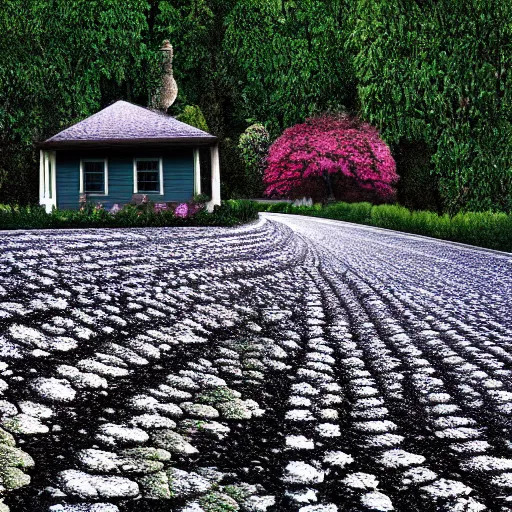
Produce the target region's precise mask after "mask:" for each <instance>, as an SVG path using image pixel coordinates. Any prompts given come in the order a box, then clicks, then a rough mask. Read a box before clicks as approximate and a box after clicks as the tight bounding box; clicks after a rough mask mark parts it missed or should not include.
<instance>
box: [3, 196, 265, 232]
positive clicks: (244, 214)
mask: <svg viewBox="0 0 512 512" xmlns="http://www.w3.org/2000/svg"><path fill="white" fill-rule="evenodd" d="M257 217H258V210H257V205H256V203H254V202H251V201H246V200H232V199H230V200H228V201H223V202H222V205H221V206H217V207H215V209H214V211H213V212H212V213H208V212H207V211H206V210H201V211H199V212H197V213H195V214H194V215H191V216H187V217H185V218H181V217H179V216H176V215H175V214H174V212H173V211H172V210H168V211H155V209H154V208H152V207H144V206H131V205H128V206H125V207H124V208H122V209H121V210H120V211H118V212H117V213H115V214H113V213H110V212H109V211H108V210H105V209H103V208H86V209H85V210H83V211H80V210H58V209H54V210H53V211H52V212H51V213H46V212H45V210H44V208H43V207H41V206H8V205H0V230H1V229H58V228H68V229H69V228H129V227H166V226H169V227H170V226H236V225H238V224H244V223H246V222H250V221H252V220H255V219H257Z"/></svg>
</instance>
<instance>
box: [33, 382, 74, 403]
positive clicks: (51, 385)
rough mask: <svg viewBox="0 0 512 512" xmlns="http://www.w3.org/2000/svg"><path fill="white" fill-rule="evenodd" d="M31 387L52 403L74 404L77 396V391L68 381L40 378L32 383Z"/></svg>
mask: <svg viewBox="0 0 512 512" xmlns="http://www.w3.org/2000/svg"><path fill="white" fill-rule="evenodd" d="M30 387H31V388H32V389H34V391H35V392H36V393H37V394H38V395H39V396H40V397H41V398H44V399H45V400H48V401H50V402H72V401H73V400H74V398H75V396H76V391H75V390H74V389H73V387H72V386H71V384H70V383H69V381H68V380H66V379H54V378H53V377H50V378H46V377H39V378H37V379H34V380H33V381H32V382H31V383H30Z"/></svg>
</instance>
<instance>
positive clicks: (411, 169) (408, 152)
mask: <svg viewBox="0 0 512 512" xmlns="http://www.w3.org/2000/svg"><path fill="white" fill-rule="evenodd" d="M431 158H432V151H431V150H430V148H429V147H428V146H427V145H426V144H425V143H422V142H408V141H406V140H403V141H401V142H400V144H399V145H398V148H397V149H396V152H395V160H396V166H397V169H398V170H399V174H400V181H399V182H398V187H397V200H398V202H399V203H400V204H402V205H403V206H405V207H407V208H411V209H413V210H434V211H438V212H439V211H441V210H442V202H441V197H440V195H439V178H438V176H437V175H434V174H432V172H431ZM419 191H421V193H418V192H419Z"/></svg>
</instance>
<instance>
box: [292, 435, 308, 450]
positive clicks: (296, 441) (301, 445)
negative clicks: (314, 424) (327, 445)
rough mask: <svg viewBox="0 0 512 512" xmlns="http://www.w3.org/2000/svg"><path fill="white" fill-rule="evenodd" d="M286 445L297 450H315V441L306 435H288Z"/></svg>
mask: <svg viewBox="0 0 512 512" xmlns="http://www.w3.org/2000/svg"><path fill="white" fill-rule="evenodd" d="M286 446H288V447H290V448H295V449H297V450H313V449H314V448H315V443H314V441H313V440H312V439H308V438H307V437H305V436H286Z"/></svg>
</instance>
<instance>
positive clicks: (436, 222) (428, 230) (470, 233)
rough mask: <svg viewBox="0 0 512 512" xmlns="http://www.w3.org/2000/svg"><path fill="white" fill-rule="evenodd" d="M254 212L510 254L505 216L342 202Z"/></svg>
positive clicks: (511, 232)
mask: <svg viewBox="0 0 512 512" xmlns="http://www.w3.org/2000/svg"><path fill="white" fill-rule="evenodd" d="M258 209H259V210H260V211H266V212H275V213H291V214H295V215H309V216H313V217H323V218H326V219H335V220H343V221H347V222H355V223H357V224H366V225H368V226H376V227H380V228H387V229H394V230H397V231H404V232H406V233H414V234H418V235H425V236H431V237H433V238H440V239H442V240H451V241H453V242H461V243H465V244H471V245H477V246H480V247H487V248H489V249H496V250H500V251H507V252H512V215H507V214H505V213H491V212H478V213H476V212H467V213H458V214H457V215H454V216H450V215H447V214H445V215H438V214H437V213H433V212H429V211H411V210H408V209H407V208H404V207H403V206H397V205H389V204H382V205H377V206H375V205H372V204H370V203H342V202H340V203H334V204H331V205H327V206H322V205H320V204H316V205H313V206H293V205H292V204H290V203H274V204H270V205H269V204H261V203H259V204H258Z"/></svg>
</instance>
